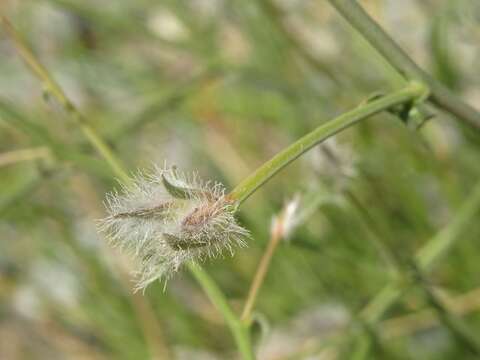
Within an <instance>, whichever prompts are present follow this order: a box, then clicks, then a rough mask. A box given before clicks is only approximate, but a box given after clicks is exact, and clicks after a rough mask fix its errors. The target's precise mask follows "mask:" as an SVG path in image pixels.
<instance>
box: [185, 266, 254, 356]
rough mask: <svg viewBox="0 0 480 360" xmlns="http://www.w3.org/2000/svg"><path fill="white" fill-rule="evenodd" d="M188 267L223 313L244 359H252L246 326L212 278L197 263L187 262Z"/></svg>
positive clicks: (252, 354)
mask: <svg viewBox="0 0 480 360" xmlns="http://www.w3.org/2000/svg"><path fill="white" fill-rule="evenodd" d="M188 268H189V270H190V272H191V273H192V275H193V276H194V277H195V279H196V280H197V281H198V283H199V284H200V285H201V286H202V288H203V290H204V291H205V293H206V294H207V295H208V297H209V299H210V301H211V302H212V303H213V305H215V307H216V308H217V310H218V311H219V312H220V313H221V314H222V315H223V318H224V319H225V321H226V323H227V325H228V327H229V328H230V331H231V332H232V334H233V336H234V338H235V341H236V343H237V347H238V350H239V351H240V353H241V355H242V358H243V359H244V360H253V359H255V355H254V353H253V349H252V345H251V343H250V334H249V329H248V326H246V325H244V324H243V323H242V322H241V321H240V319H239V318H238V316H237V315H236V314H235V313H234V312H233V310H232V308H231V307H230V305H228V302H227V299H226V298H225V295H224V294H223V293H222V291H221V290H220V289H219V288H218V286H217V284H215V282H214V281H213V280H212V278H211V277H210V276H209V275H208V274H207V273H206V272H205V271H204V270H203V269H202V268H201V267H200V266H198V265H196V264H192V263H189V264H188Z"/></svg>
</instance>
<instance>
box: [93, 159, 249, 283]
mask: <svg viewBox="0 0 480 360" xmlns="http://www.w3.org/2000/svg"><path fill="white" fill-rule="evenodd" d="M233 205H234V204H232V203H231V202H230V201H228V200H227V198H226V197H225V188H224V186H223V185H222V184H220V183H217V182H215V183H211V182H203V181H201V180H200V179H199V178H198V176H197V175H196V174H192V175H190V176H189V175H187V174H184V173H182V172H179V171H178V170H177V169H176V168H175V167H171V168H167V167H164V168H155V169H154V171H153V172H151V173H149V174H142V173H140V174H138V175H137V176H135V177H134V178H133V182H132V184H129V185H122V188H121V192H120V193H118V192H116V191H115V192H113V193H110V194H108V195H107V201H106V206H107V209H108V213H109V215H108V216H107V217H106V218H105V219H102V220H101V221H100V230H101V231H103V232H104V233H106V234H107V236H108V238H109V239H110V241H111V242H112V244H113V245H115V246H118V247H120V248H121V249H122V250H124V251H126V252H128V253H130V254H133V255H134V257H135V258H136V260H137V261H138V270H137V275H138V282H137V287H136V289H137V290H138V289H144V288H145V287H146V286H147V285H148V284H150V283H151V282H152V281H154V280H156V279H168V278H169V277H170V276H171V275H172V274H173V273H174V272H176V271H177V270H178V269H179V268H180V267H181V265H182V264H183V263H185V262H187V261H196V260H203V259H204V258H205V257H212V256H217V255H220V254H222V253H223V251H224V250H228V251H229V252H230V253H232V254H233V246H235V245H239V246H244V245H245V241H244V240H245V239H246V238H247V237H248V236H249V233H248V231H247V230H245V229H244V228H242V227H241V226H239V225H238V224H237V222H236V220H235V217H234V212H235V208H234V206H233Z"/></svg>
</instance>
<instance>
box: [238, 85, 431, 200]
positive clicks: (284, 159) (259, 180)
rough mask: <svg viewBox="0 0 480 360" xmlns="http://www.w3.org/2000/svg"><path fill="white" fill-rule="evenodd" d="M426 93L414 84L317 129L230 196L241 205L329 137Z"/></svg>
mask: <svg viewBox="0 0 480 360" xmlns="http://www.w3.org/2000/svg"><path fill="white" fill-rule="evenodd" d="M427 94H428V89H427V88H426V87H425V86H424V85H423V84H421V83H418V82H412V83H409V84H408V85H407V86H406V87H404V88H403V89H401V90H398V91H396V92H393V93H391V94H389V95H386V96H384V97H382V98H380V99H378V100H374V101H372V102H367V103H365V104H362V105H360V106H358V107H357V108H355V109H353V110H351V111H349V112H347V113H344V114H342V115H340V116H339V117H337V118H335V119H333V120H330V121H329V122H327V123H325V124H322V125H320V126H319V127H317V128H316V129H315V130H313V131H311V132H310V133H308V134H307V135H305V136H303V137H302V138H300V139H299V140H297V141H296V142H294V143H293V144H291V145H290V146H288V147H287V148H285V149H284V150H282V151H280V152H279V153H278V154H277V155H275V156H274V157H273V158H272V159H270V160H269V161H267V162H266V163H264V164H263V165H262V166H260V167H259V168H258V169H257V170H256V171H255V172H253V173H252V174H251V175H250V176H248V177H247V178H246V179H245V180H243V181H242V182H240V184H238V185H237V186H236V187H235V188H234V189H233V190H232V192H231V193H230V195H229V196H230V198H231V199H232V200H233V201H237V202H238V204H240V203H242V202H243V201H245V200H246V199H247V198H248V197H249V196H250V195H252V194H253V193H254V192H255V190H257V189H258V188H259V187H260V186H262V185H263V184H264V183H265V182H267V181H268V180H269V179H271V178H272V177H273V176H274V175H275V174H276V173H277V172H279V171H280V170H281V169H283V168H284V167H285V166H287V165H288V164H290V163H291V162H292V161H294V160H295V159H297V158H298V157H299V156H300V155H302V154H303V153H305V152H307V151H308V150H310V149H311V148H312V147H314V146H315V145H317V144H319V143H321V142H322V141H324V140H326V139H328V138H329V137H330V136H332V135H335V134H336V133H338V132H340V131H341V130H343V129H345V128H348V127H349V126H352V125H354V124H355V123H357V122H359V121H360V120H363V119H365V118H367V117H369V116H371V115H374V114H376V113H379V112H381V111H383V110H388V109H391V108H392V107H394V106H396V105H399V104H406V103H411V102H414V101H416V100H420V99H423V98H424V97H425V96H426V95H427Z"/></svg>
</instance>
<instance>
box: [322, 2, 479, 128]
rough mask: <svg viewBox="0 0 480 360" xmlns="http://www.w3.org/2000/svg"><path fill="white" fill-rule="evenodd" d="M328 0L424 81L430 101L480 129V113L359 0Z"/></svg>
mask: <svg viewBox="0 0 480 360" xmlns="http://www.w3.org/2000/svg"><path fill="white" fill-rule="evenodd" d="M328 1H329V2H330V3H331V4H332V6H333V7H335V9H337V11H338V12H339V13H340V14H341V15H342V16H343V17H344V18H345V19H346V20H347V21H348V23H349V24H350V25H351V26H353V27H354V28H355V29H356V30H357V31H358V32H359V33H360V34H361V35H362V36H363V37H364V38H365V39H366V40H367V41H368V42H369V43H370V44H371V45H372V46H373V47H374V48H375V49H376V50H377V51H378V52H379V53H380V54H382V55H383V57H384V58H385V59H386V60H387V61H388V62H389V63H390V65H392V66H393V67H394V68H395V69H397V71H398V72H400V73H401V74H402V75H403V76H404V77H405V78H409V79H417V80H419V81H422V82H424V83H425V84H426V85H427V86H428V87H429V88H430V91H431V94H430V100H431V101H432V102H433V103H434V104H435V105H437V106H438V107H440V108H442V109H444V110H446V111H448V112H449V113H451V114H453V115H455V116H456V117H458V118H459V119H461V120H463V121H465V122H466V123H467V124H468V125H470V126H471V127H473V128H475V129H476V130H480V113H479V112H478V111H477V110H475V109H474V108H473V107H471V106H470V105H468V104H466V103H464V102H463V101H462V100H461V99H460V98H458V97H457V96H456V95H455V94H453V93H452V92H451V91H450V90H449V89H448V88H447V87H445V86H444V85H443V84H442V83H440V82H439V81H437V80H435V79H434V78H432V77H431V76H430V75H429V74H427V73H426V72H425V71H423V70H422V69H421V68H420V67H419V66H418V65H417V64H416V63H415V62H414V61H413V60H412V59H410V57H409V56H408V55H407V54H406V53H405V52H404V51H403V50H402V49H401V48H400V47H399V46H398V45H397V43H395V41H394V40H393V39H392V38H391V37H390V36H389V35H388V34H387V33H386V32H385V31H384V30H383V29H382V28H381V27H380V26H379V25H378V24H377V23H376V22H375V21H374V20H373V19H372V18H371V17H370V16H369V15H368V14H367V13H366V12H365V10H363V8H362V7H361V6H360V5H359V4H358V3H357V1H355V0H328Z"/></svg>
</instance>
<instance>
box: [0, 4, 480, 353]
mask: <svg viewBox="0 0 480 360" xmlns="http://www.w3.org/2000/svg"><path fill="white" fill-rule="evenodd" d="M362 4H363V5H365V7H366V8H367V10H368V11H369V12H370V14H371V15H372V16H374V17H375V19H377V20H378V21H379V22H380V23H381V24H382V25H383V26H384V28H385V29H386V30H387V31H388V32H389V33H390V34H391V35H392V36H393V37H394V38H395V39H396V40H398V42H399V43H400V44H401V46H402V47H404V48H405V49H406V50H407V51H408V53H409V54H410V55H411V56H412V57H413V58H414V59H415V60H416V61H417V62H418V63H419V64H421V65H422V66H423V67H424V68H425V69H427V70H428V71H429V72H430V73H432V74H434V75H435V76H436V77H437V78H439V79H440V80H442V81H444V82H445V84H447V85H448V86H450V87H451V88H453V89H454V90H455V91H456V92H457V93H459V94H460V95H462V96H463V97H464V98H465V99H466V100H467V101H468V102H470V103H471V104H472V105H473V106H475V107H477V108H480V87H479V85H480V75H479V71H478V69H480V63H479V61H480V47H479V45H478V44H480V6H479V4H478V1H476V0H455V1H454V0H451V1H448V0H442V1H433V0H432V1H423V0H415V1H414V0H409V1H397V0H370V1H362ZM0 11H2V13H3V14H5V15H7V16H8V17H9V19H10V20H11V22H12V23H13V24H14V26H15V27H16V28H17V29H18V30H19V31H20V33H21V34H22V35H23V36H24V37H25V39H26V40H27V42H28V43H29V44H30V45H31V46H32V48H33V49H34V51H35V53H36V54H37V55H38V57H39V59H41V61H42V62H43V63H44V64H45V66H46V67H47V68H48V69H49V71H50V72H51V73H52V74H53V76H54V77H55V78H56V79H57V80H58V82H59V83H60V84H61V86H62V87H63V88H64V89H65V91H66V93H67V94H68V96H69V97H70V98H71V99H72V100H73V102H74V103H75V104H76V105H77V106H78V108H79V109H80V111H81V112H82V113H83V114H84V115H85V117H86V118H87V119H88V120H89V121H90V122H91V124H92V125H93V126H94V127H95V128H96V129H97V130H98V131H99V132H100V133H101V134H102V136H103V137H104V138H106V139H108V142H109V143H110V144H111V145H112V146H113V148H114V151H115V152H116V153H117V154H118V155H119V156H120V157H121V158H122V159H123V160H124V161H125V162H126V163H127V164H128V166H129V169H131V171H135V170H136V169H138V168H144V167H149V166H151V164H152V163H155V164H159V165H162V164H163V163H164V161H167V162H168V163H169V164H176V165H178V166H179V167H180V168H183V169H192V170H197V171H198V172H199V173H200V174H201V175H202V177H204V178H210V179H215V180H218V181H222V182H223V183H225V184H226V186H227V187H228V188H232V187H233V186H234V185H235V184H236V183H237V182H238V181H240V180H241V179H242V178H243V177H244V176H246V175H247V174H249V173H250V172H251V171H253V170H254V169H255V168H256V167H257V166H258V165H260V164H261V163H262V162H264V161H265V160H267V159H269V158H270V157H271V156H272V155H273V154H275V153H276V152H277V151H279V150H280V149H282V148H283V147H285V146H286V145H288V144H289V143H291V142H292V141H294V140H295V139H297V138H298V137H299V136H301V135H303V134H305V133H306V132H308V131H309V130H310V129H313V128H314V127H316V126H318V125H319V124H321V123H322V122H325V121H327V120H328V119H330V118H331V117H333V116H334V115H336V114H339V113H341V112H343V111H346V110H348V109H350V108H352V107H354V106H356V105H357V104H358V103H360V102H362V101H364V100H366V99H368V98H369V96H370V95H372V94H373V93H375V92H378V91H380V92H388V91H389V90H391V89H392V88H395V87H398V86H399V80H398V76H397V75H395V74H394V73H393V72H392V69H391V68H389V66H388V65H387V64H386V63H385V62H384V61H383V60H382V59H381V58H380V57H379V56H378V55H377V54H376V53H375V52H374V51H373V50H372V49H371V48H370V47H369V46H368V45H367V44H366V43H365V42H364V41H363V40H362V39H361V38H360V37H359V36H358V34H356V33H354V32H353V31H352V30H351V28H350V27H349V26H348V25H347V24H346V23H345V22H344V21H343V20H342V19H341V18H340V16H339V15H338V14H336V13H335V12H334V10H333V9H332V8H331V7H330V6H329V5H328V3H327V2H326V1H306V0H289V1H286V0H285V1H271V2H268V1H267V0H265V1H263V0H257V1H240V0H234V1H226V0H185V1H175V0H166V1H151V0H138V1H125V0H123V1H114V0H104V1H94V0H83V1H75V0H22V1H19V0H18V1H4V2H2V3H1V4H0ZM0 54H1V57H0V189H1V190H0V214H1V215H0V358H2V359H146V358H149V356H150V355H151V354H152V352H151V351H152V349H155V348H156V349H157V351H160V350H162V349H163V350H165V349H164V348H167V349H168V352H169V353H170V354H171V355H170V356H171V357H172V358H178V359H227V358H233V357H234V356H235V355H234V354H235V350H234V345H233V341H232V339H231V335H230V334H229V333H228V332H227V331H226V330H225V327H224V324H223V321H222V319H221V318H220V316H219V314H218V313H217V312H216V311H215V310H214V309H213V308H212V306H211V305H210V303H209V302H208V300H207V299H206V297H205V295H204V294H203V293H202V292H201V290H200V288H199V287H198V286H197V284H196V283H195V282H194V281H193V280H192V279H191V278H190V276H189V275H188V274H187V273H183V274H180V275H177V276H176V277H174V278H173V279H172V280H170V281H169V283H168V286H167V288H166V291H164V288H163V285H162V284H161V283H154V284H153V285H151V286H150V287H149V288H148V289H147V290H146V292H145V295H144V296H145V299H146V300H147V301H148V302H149V303H150V304H151V305H152V307H153V310H154V316H151V317H148V319H147V320H148V321H147V323H150V325H152V324H156V325H157V326H158V329H160V330H161V331H160V330H158V329H157V330H155V336H154V339H155V341H154V343H153V344H152V343H151V342H150V341H146V340H145V338H144V331H142V326H144V325H145V324H143V325H142V324H141V323H142V322H141V321H139V316H138V312H136V311H134V308H133V307H132V295H131V289H132V287H133V286H131V285H132V284H131V283H130V282H129V277H128V276H126V275H125V274H126V272H125V271H123V270H120V269H119V268H122V266H119V263H121V264H123V265H124V266H123V267H127V268H128V266H129V264H128V259H120V260H119V259H118V258H119V255H118V254H117V253H116V251H115V250H114V249H112V248H110V247H109V246H108V245H107V244H106V242H105V240H104V239H103V238H101V237H100V236H99V235H98V234H97V232H96V228H95V219H98V218H101V217H102V216H104V215H105V214H104V207H103V205H102V201H103V198H104V194H105V193H106V192H108V191H110V190H111V189H112V188H113V187H114V186H115V182H114V181H113V180H112V179H113V177H112V174H111V173H110V171H109V169H108V167H107V166H106V165H105V164H104V163H103V162H102V160H101V159H100V158H99V157H98V156H97V155H96V154H95V152H94V151H93V149H92V148H91V146H90V145H89V144H88V143H87V142H86V141H85V139H84V138H83V136H82V133H81V132H80V131H79V130H78V129H77V127H76V126H75V124H73V123H72V121H71V120H70V119H69V117H68V115H67V114H66V113H65V112H64V110H63V109H62V108H61V107H60V106H59V105H58V104H57V103H56V101H55V99H53V98H50V97H49V96H48V95H47V94H44V93H43V91H42V87H41V84H39V82H38V81H37V79H35V78H34V77H33V76H32V75H31V73H30V72H29V71H28V70H27V68H26V67H25V66H24V64H22V62H21V60H20V59H19V57H18V56H17V54H16V53H15V51H14V48H13V46H12V44H11V42H9V41H8V39H7V38H6V37H5V36H4V34H3V33H2V35H1V37H0ZM24 149H31V150H32V154H33V155H32V154H30V155H31V156H30V160H25V157H24V158H22V157H21V156H18V154H19V153H18V152H17V151H18V150H24ZM331 154H334V155H333V156H334V158H336V159H337V161H336V162H335V161H333V162H332V156H331ZM479 154H480V136H479V135H476V134H473V133H472V132H471V131H468V130H466V129H463V128H461V127H459V126H458V123H457V122H455V121H454V120H453V119H450V118H449V117H448V116H446V115H444V114H442V113H439V112H437V111H435V117H434V119H432V120H430V121H428V122H427V123H426V124H425V125H424V126H423V127H422V128H421V129H420V130H419V131H413V130H411V129H409V128H408V127H407V126H405V125H404V124H403V123H402V122H401V121H400V120H399V119H397V118H395V117H394V116H392V115H388V114H381V115H378V116H376V117H374V118H372V119H369V120H367V121H366V122H363V123H361V124H360V125H358V126H356V127H355V128H353V129H350V130H348V131H346V132H345V133H342V134H341V135H340V136H338V137H337V138H335V141H329V142H327V144H326V145H325V146H323V147H318V148H316V149H314V150H312V151H311V152H310V153H308V154H307V155H305V156H303V157H302V158H301V159H299V160H298V161H296V162H295V163H294V164H292V165H291V166H289V167H288V168H287V169H285V170H283V171H282V172H281V173H280V174H279V175H278V176H277V177H275V178H274V179H273V180H272V181H271V182H269V183H268V184H267V185H266V186H265V187H263V188H262V189H261V190H260V191H259V192H258V193H256V194H255V195H254V196H252V197H251V198H250V199H249V200H248V201H247V202H246V203H245V204H244V205H243V206H242V209H241V211H240V213H239V220H240V222H242V224H243V225H244V226H245V227H247V228H248V229H249V230H250V231H251V233H252V237H253V239H252V240H251V241H250V243H249V247H248V248H244V249H240V250H238V251H237V253H236V255H235V256H234V257H232V258H226V259H215V260H214V261H212V262H209V263H208V264H206V265H205V266H206V268H207V270H208V271H209V273H210V274H211V275H212V276H213V277H214V278H215V279H216V280H217V281H218V284H219V286H220V287H221V288H222V290H223V291H225V293H226V295H227V296H228V298H229V300H231V302H232V304H233V306H234V308H235V309H238V310H240V309H241V305H242V304H243V301H244V299H245V296H246V294H247V291H248V287H249V284H250V282H251V279H252V276H253V273H254V271H255V268H256V265H257V263H258V260H259V258H260V256H261V254H262V252H263V250H264V249H265V246H266V243H267V241H268V237H269V230H270V222H271V218H272V216H273V215H275V214H276V213H277V212H278V211H279V210H280V209H281V206H282V204H283V203H284V201H285V200H286V199H288V198H290V197H292V196H293V195H294V194H296V193H299V194H300V195H302V194H303V200H302V203H301V205H300V206H301V207H308V206H309V201H311V200H310V199H313V198H315V196H312V194H317V193H326V194H328V195H329V196H331V201H329V202H328V203H327V204H326V205H322V206H321V207H319V208H318V209H317V210H316V211H314V212H313V213H312V214H311V216H310V217H309V219H308V220H307V222H306V223H305V224H304V225H302V226H301V227H300V228H298V229H296V231H295V232H294V233H293V234H292V236H291V238H290V240H289V241H288V242H285V243H283V244H282V245H281V246H280V247H279V249H278V251H277V253H276V254H275V256H274V258H273V262H272V264H271V268H270V270H269V273H268V276H267V279H266V282H265V284H264V287H263V288H262V290H261V293H260V297H259V301H258V306H257V309H256V311H257V313H258V318H259V319H262V320H261V322H260V323H262V324H263V325H264V326H262V329H264V333H262V335H260V334H257V336H256V337H255V342H256V346H257V348H258V351H259V354H260V358H261V359H284V358H306V356H307V354H311V353H313V354H316V353H318V352H319V351H320V349H321V345H322V343H323V342H324V340H325V338H326V337H327V336H328V335H329V334H331V333H332V332H334V331H336V330H338V329H339V328H342V327H344V326H346V324H347V323H348V321H349V319H350V318H352V317H353V316H355V314H356V313H357V312H358V311H359V310H360V309H361V308H362V307H363V305H365V304H366V302H368V300H369V299H371V298H373V297H374V296H375V295H376V294H377V293H378V291H379V290H380V289H381V288H382V287H383V286H384V284H385V283H387V282H388V281H390V280H391V278H390V275H389V272H388V271H386V265H385V262H384V261H383V259H382V256H380V255H379V253H378V251H377V249H376V248H375V246H373V245H372V242H371V241H370V240H369V237H370V236H371V232H369V230H368V228H367V227H368V224H366V223H365V222H364V221H363V220H362V219H361V218H360V217H359V214H358V212H357V211H356V210H355V209H354V207H352V203H351V201H350V199H349V197H347V196H345V194H346V193H353V194H355V197H356V198H357V199H359V201H360V202H361V203H362V204H363V206H364V207H365V208H366V209H367V210H368V212H369V214H370V216H371V218H372V219H373V221H374V223H375V224H376V226H377V227H378V229H379V231H380V233H381V234H382V241H383V242H384V243H385V244H387V246H388V247H389V248H390V249H391V250H392V251H393V252H394V253H395V254H396V255H398V258H399V259H401V260H400V261H402V259H408V258H410V257H411V255H412V254H413V252H414V251H415V250H416V249H417V248H419V247H420V246H421V245H422V244H424V243H425V242H426V241H427V240H428V239H429V238H430V237H431V236H432V235H434V234H435V233H436V232H437V231H438V230H439V229H441V228H442V227H443V226H445V225H446V224H447V223H448V222H449V221H450V219H451V218H452V216H454V215H455V213H456V211H457V209H458V208H459V206H460V205H461V204H462V202H463V201H464V200H465V199H466V198H468V196H469V192H470V190H471V189H472V186H473V185H474V184H475V182H477V181H478V179H480V166H479ZM26 158H29V157H28V156H27V157H26ZM12 159H13V160H12ZM477 219H478V217H477ZM479 236H480V222H479V221H475V222H472V223H471V224H470V226H469V229H468V231H467V232H466V233H464V234H463V236H462V239H461V241H460V242H459V243H458V244H456V246H455V247H454V248H453V249H452V251H451V252H449V254H448V255H447V256H446V257H445V258H444V259H442V261H441V263H440V264H438V265H437V266H436V268H435V269H434V270H433V272H432V273H431V274H430V277H429V281H430V282H431V283H432V284H434V285H435V286H437V287H438V288H439V289H441V291H442V292H443V293H445V294H447V295H448V296H450V297H451V298H454V297H455V296H457V295H460V294H463V293H466V292H468V291H471V290H472V289H474V288H476V287H478V286H480V280H479V276H478V274H479V272H480V266H479V262H478V257H479V256H480V247H479V245H478V239H479ZM471 301H473V300H471ZM476 302H477V303H478V300H477V301H476ZM478 305H479V308H480V304H478ZM426 306H427V302H426V300H425V298H424V297H423V296H422V294H421V292H419V291H416V290H415V289H414V290H412V291H409V292H408V293H406V295H405V296H404V297H402V299H401V301H399V302H398V303H397V304H396V305H395V307H394V308H393V309H392V311H390V312H389V313H388V314H387V317H388V318H394V317H397V316H403V315H406V314H410V313H414V312H416V311H418V310H419V309H422V308H425V307H426ZM475 311H476V308H475V306H474V305H472V306H471V310H470V311H469V314H468V316H466V321H467V322H468V323H469V325H471V326H472V329H474V330H475V331H476V332H477V333H478V330H479V329H480V323H479V320H480V319H479V317H478V313H476V312H475ZM378 335H379V339H380V341H381V343H382V345H383V347H384V349H387V350H388V353H389V354H390V353H391V354H394V355H396V356H398V358H402V359H420V358H421V359H453V358H463V357H464V356H467V355H466V351H465V350H464V349H463V347H462V346H461V345H459V344H458V343H457V342H456V341H455V338H454V337H453V336H452V335H451V334H450V332H449V331H448V330H447V329H446V328H445V327H443V326H439V325H435V326H432V327H430V328H428V329H427V330H422V331H416V330H415V329H414V328H412V330H411V331H409V332H407V333H405V334H403V335H401V336H397V337H394V338H392V337H382V332H379V333H378ZM158 349H160V350H158ZM172 354H174V355H172ZM379 356H381V355H379ZM392 356H393V355H392ZM380 358H381V357H380Z"/></svg>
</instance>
